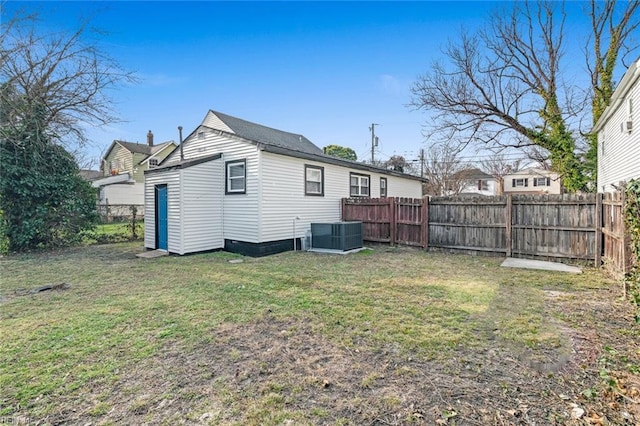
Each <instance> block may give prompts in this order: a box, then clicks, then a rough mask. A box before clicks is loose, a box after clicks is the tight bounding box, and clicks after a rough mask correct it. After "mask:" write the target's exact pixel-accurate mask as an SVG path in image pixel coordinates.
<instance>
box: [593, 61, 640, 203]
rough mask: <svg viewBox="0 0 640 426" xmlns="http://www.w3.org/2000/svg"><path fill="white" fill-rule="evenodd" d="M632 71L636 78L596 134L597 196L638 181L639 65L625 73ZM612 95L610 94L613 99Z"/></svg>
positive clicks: (639, 153)
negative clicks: (620, 185) (597, 148)
mask: <svg viewBox="0 0 640 426" xmlns="http://www.w3.org/2000/svg"><path fill="white" fill-rule="evenodd" d="M633 68H635V70H636V71H635V73H636V75H635V77H634V79H632V81H631V86H630V88H629V89H628V91H627V92H626V93H624V94H619V96H623V100H622V102H619V103H618V104H617V106H616V104H615V102H614V103H612V107H613V108H616V109H615V110H613V111H612V114H611V115H610V116H608V119H607V121H606V122H605V123H604V125H603V126H602V128H601V129H600V130H599V132H598V144H599V145H600V150H599V152H598V154H599V156H598V188H597V189H598V191H599V192H609V191H614V190H615V187H614V185H616V186H617V185H619V184H620V182H628V181H630V180H631V179H634V178H636V179H637V178H640V114H639V113H638V105H640V61H637V62H636V63H635V64H634V65H633V66H632V67H631V69H630V70H629V71H628V72H632V69H633ZM616 92H617V90H616ZM616 94H617V93H615V92H614V97H615V95H616ZM614 101H615V99H614ZM630 109H631V112H630ZM634 109H635V111H633V110H634ZM627 121H631V123H632V127H633V129H632V130H631V131H630V132H629V131H628V130H627V124H626V123H627ZM605 144H606V146H605Z"/></svg>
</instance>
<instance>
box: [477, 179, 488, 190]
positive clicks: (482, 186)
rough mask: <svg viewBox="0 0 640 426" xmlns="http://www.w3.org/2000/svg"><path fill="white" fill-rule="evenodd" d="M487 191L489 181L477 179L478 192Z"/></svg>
mask: <svg viewBox="0 0 640 426" xmlns="http://www.w3.org/2000/svg"><path fill="white" fill-rule="evenodd" d="M488 190H489V181H488V180H483V179H479V180H478V191H488Z"/></svg>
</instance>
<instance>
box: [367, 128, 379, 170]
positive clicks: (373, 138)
mask: <svg viewBox="0 0 640 426" xmlns="http://www.w3.org/2000/svg"><path fill="white" fill-rule="evenodd" d="M376 126H379V124H378V123H371V127H369V130H371V164H374V162H375V156H374V155H375V153H374V148H375V147H376V146H378V138H377V136H376Z"/></svg>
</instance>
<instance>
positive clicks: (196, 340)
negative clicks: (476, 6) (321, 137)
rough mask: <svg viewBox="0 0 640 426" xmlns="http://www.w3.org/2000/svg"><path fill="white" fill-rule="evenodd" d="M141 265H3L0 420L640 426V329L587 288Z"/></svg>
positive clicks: (590, 277) (348, 271)
mask: <svg viewBox="0 0 640 426" xmlns="http://www.w3.org/2000/svg"><path fill="white" fill-rule="evenodd" d="M140 251H142V246H141V244H140V243H139V242H137V243H122V244H112V245H97V246H90V247H83V248H77V249H71V250H65V251H61V252H56V253H49V254H28V255H20V256H9V257H5V258H2V259H0V274H1V275H0V277H1V286H0V389H1V392H0V419H2V418H13V419H16V418H20V417H21V418H25V419H26V418H28V419H30V420H31V421H42V423H43V424H86V423H92V424H94V425H96V424H122V423H127V424H176V423H187V424H239V425H240V424H242V425H245V424H255V425H258V424H289V425H294V424H296V425H297V424H458V425H460V424H529V423H536V424H593V423H587V422H591V421H596V420H597V419H600V420H602V421H603V423H601V424H609V423H610V424H622V423H618V422H624V421H629V422H630V423H629V424H636V423H634V422H640V407H638V402H639V401H640V395H638V394H637V392H638V389H640V382H638V381H637V373H638V372H640V352H639V346H638V336H639V330H638V328H637V326H634V325H633V324H632V320H631V316H632V313H631V312H632V310H631V306H630V305H629V304H627V303H626V302H623V301H621V300H620V298H619V296H620V295H619V293H620V289H619V286H618V285H617V284H615V283H612V282H611V281H608V280H607V279H605V278H604V277H603V276H602V275H601V274H600V273H599V272H598V271H593V270H589V269H587V270H586V271H585V273H583V274H581V275H570V274H562V273H552V272H543V271H530V270H516V269H508V268H500V267H499V264H500V259H495V258H484V257H470V256H462V255H448V254H438V253H425V252H421V251H418V250H410V249H401V248H389V247H376V248H375V250H373V251H365V252H361V253H359V254H355V255H348V256H336V255H322V254H312V253H300V252H298V253H292V252H290V253H284V254H280V255H275V256H270V257H266V258H260V259H252V258H243V257H241V256H237V255H231V254H228V253H223V252H218V253H208V254H201V255H193V256H185V257H177V256H170V257H163V258H157V259H145V260H143V259H138V258H135V254H136V253H138V252H140ZM63 283H64V284H66V285H65V286H59V287H58V288H54V289H53V290H49V291H43V292H33V290H34V289H37V288H39V287H41V286H43V285H47V284H54V285H59V284H63ZM572 404H575V406H574V405H572ZM576 408H579V409H582V410H584V412H583V414H581V415H580V416H579V417H578V418H575V417H576V416H577V414H576V413H575V409H576ZM572 410H574V411H573V414H574V418H572ZM594 419H596V420H594ZM607 422H609V423H607ZM596 424H597V423H596Z"/></svg>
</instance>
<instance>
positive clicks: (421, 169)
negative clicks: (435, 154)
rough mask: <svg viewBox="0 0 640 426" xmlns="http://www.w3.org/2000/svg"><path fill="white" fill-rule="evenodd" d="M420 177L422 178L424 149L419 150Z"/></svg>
mask: <svg viewBox="0 0 640 426" xmlns="http://www.w3.org/2000/svg"><path fill="white" fill-rule="evenodd" d="M420 177H424V148H420Z"/></svg>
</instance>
